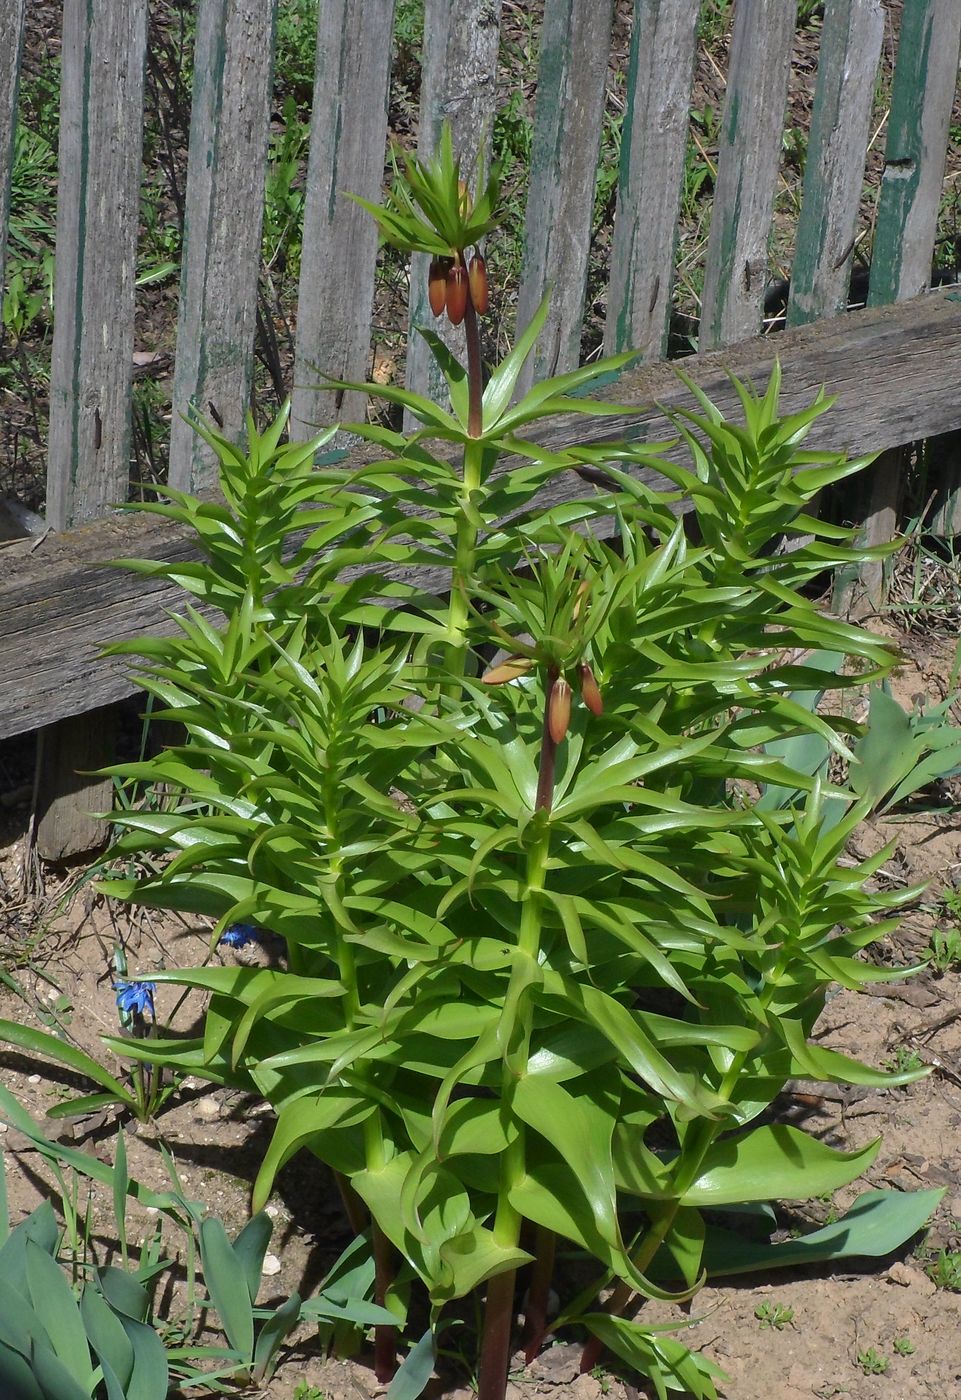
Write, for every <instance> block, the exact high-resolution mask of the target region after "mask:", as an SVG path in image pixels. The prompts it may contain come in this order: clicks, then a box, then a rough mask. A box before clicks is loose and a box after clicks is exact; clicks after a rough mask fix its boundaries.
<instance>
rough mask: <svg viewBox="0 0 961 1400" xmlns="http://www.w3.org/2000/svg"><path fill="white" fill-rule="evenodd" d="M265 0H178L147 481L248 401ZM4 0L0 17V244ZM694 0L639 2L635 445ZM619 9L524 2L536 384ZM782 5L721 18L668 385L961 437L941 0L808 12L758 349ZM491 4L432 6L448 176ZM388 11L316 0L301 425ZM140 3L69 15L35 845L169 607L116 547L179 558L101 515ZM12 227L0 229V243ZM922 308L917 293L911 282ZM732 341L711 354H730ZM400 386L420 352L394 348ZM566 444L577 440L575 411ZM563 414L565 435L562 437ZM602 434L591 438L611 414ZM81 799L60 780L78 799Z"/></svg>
mask: <svg viewBox="0 0 961 1400" xmlns="http://www.w3.org/2000/svg"><path fill="white" fill-rule="evenodd" d="M277 3H278V0H197V13H196V40H195V55H194V69H195V81H194V90H193V109H192V121H191V129H190V148H189V164H188V175H187V188H186V217H185V238H184V250H183V262H182V268H181V277H180V303H179V320H178V327H177V342H176V360H175V373H174V387H173V409H174V416H173V427H172V435H171V444H170V461H169V481H170V483H171V485H173V486H176V487H179V488H180V489H185V490H204V489H207V488H209V487H210V486H211V483H212V464H211V459H210V455H209V453H208V451H207V450H206V449H205V447H204V444H203V443H202V442H201V441H200V440H199V439H198V438H197V437H196V436H195V435H194V434H193V433H192V432H191V431H190V429H189V428H188V427H187V425H186V423H185V422H184V421H183V418H182V417H181V415H182V414H183V413H184V412H185V411H186V410H187V409H188V408H190V407H195V408H197V409H199V410H200V411H201V412H202V413H204V414H206V415H208V416H210V417H213V418H214V419H215V420H216V421H217V422H218V423H222V424H223V425H224V429H225V431H226V432H227V433H228V434H232V435H234V434H235V435H239V434H240V431H241V427H242V422H243V415H244V413H245V410H246V408H247V405H248V404H249V402H250V391H251V377H252V365H253V346H254V334H255V324H256V310H257V279H258V271H259V262H260V256H261V219H262V209H263V191H264V177H265V167H266V161H267V151H268V134H269V128H270V116H271V91H272V60H273V54H272V44H271V35H272V32H273V26H274V22H275V19H276V10H277ZM25 5H26V0H3V4H2V6H0V230H4V229H5V228H6V223H7V217H8V191H9V166H10V163H11V161H12V152H13V133H14V124H15V117H16V95H17V74H18V66H19V62H20V55H21V46H22V35H23V30H24V14H25ZM700 10H701V0H635V3H634V8H633V28H632V42H631V53H630V65H629V72H628V76H627V87H626V102H627V106H626V112H625V116H624V124H623V133H622V141H621V154H620V166H619V170H618V187H617V210H616V218H615V224H614V233H613V247H612V254H611V276H610V282H609V285H608V287H607V292H606V323H605V333H604V345H605V349H606V350H608V351H615V350H621V349H625V348H628V347H630V348H634V349H636V350H637V351H638V353H639V357H640V363H641V366H642V367H641V368H640V369H638V370H634V371H632V372H630V373H629V374H627V375H626V376H624V377H623V378H622V380H621V382H620V383H619V384H618V385H617V398H618V400H619V401H620V402H622V403H624V402H627V403H636V404H637V405H638V412H637V413H636V414H635V415H628V416H626V417H625V418H624V419H623V420H620V421H619V422H618V423H616V424H615V425H614V426H615V429H621V430H623V431H625V432H628V433H631V434H634V435H644V434H648V433H649V434H650V435H652V436H656V435H657V433H658V431H659V427H658V424H659V423H661V424H663V418H661V417H660V416H659V413H658V411H657V410H656V409H653V408H651V407H650V404H651V400H652V398H654V397H655V396H656V397H657V398H658V400H659V401H660V402H661V403H679V402H682V401H684V398H685V394H686V391H684V390H683V389H681V388H680V387H679V386H678V384H677V383H676V381H675V380H674V377H673V375H672V374H671V373H670V372H669V371H667V370H665V368H664V366H663V364H662V363H661V362H662V361H663V358H664V356H665V354H666V347H667V337H668V327H669V321H670V315H671V308H672V301H673V296H674V288H675V242H676V230H677V225H678V217H679V209H680V202H681V189H682V181H683V173H684V162H685V150H686V143H687V139H688V113H689V106H690V101H691V84H692V76H693V72H694V63H695V53H696V42H697V24H698V17H699V13H700ZM895 12H897V13H899V15H900V23H899V29H898V34H899V37H898V47H897V62H896V67H895V73H894V80H893V90H892V94H891V105H890V113H889V117H888V122H887V132H886V149H885V166H884V175H883V181H882V185H881V190H880V198H879V202H878V208H877V218H876V224H875V229H874V238H873V252H872V260H871V279H870V290H869V294H868V306H867V309H866V310H864V311H858V312H852V313H850V314H847V315H845V316H843V317H841V318H840V319H836V318H839V313H842V312H844V311H845V308H846V305H847V299H848V285H849V278H850V272H851V266H852V257H853V251H854V246H855V239H856V229H857V221H858V211H859V203H860V201H861V197H862V189H863V178H864V170H865V160H866V154H867V151H868V145H869V141H870V139H871V135H872V133H871V111H872V102H873V100H874V94H875V84H876V81H877V74H878V68H879V58H880V53H881V45H882V38H883V35H884V31H885V22H886V16H887V18H888V19H889V20H890V18H891V15H892V14H893V13H895ZM613 14H614V0H544V5H543V19H542V21H541V23H540V31H539V76H538V93H537V99H536V107H535V117H534V134H533V153H532V160H531V171H530V186H529V193H528V200H527V212H526V245H525V262H524V267H523V273H522V280H521V286H520V292H519V297H518V307H517V317H518V324H519V325H523V324H524V323H525V322H526V321H527V320H528V319H529V317H530V316H531V314H532V312H533V310H534V308H535V307H536V306H537V304H538V303H539V302H540V300H541V298H542V296H543V294H544V291H545V289H546V288H547V287H548V286H551V287H552V289H553V294H552V299H551V311H550V314H549V318H548V322H547V326H546V328H545V332H544V334H543V336H542V338H541V340H540V342H539V345H538V349H537V352H536V355H535V357H534V361H533V365H532V368H531V372H532V373H535V374H544V373H557V372H562V371H564V370H565V369H569V368H571V367H573V366H574V365H575V364H576V363H577V360H578V354H579V347H580V343H581V327H582V324H583V316H584V298H585V287H586V280H587V268H588V253H589V242H590V234H591V229H590V222H591V211H592V208H593V200H594V184H595V179H596V172H597V159H598V149H599V142H600V137H601V126H602V120H603V102H604V82H605V74H606V69H607V64H608V58H609V53H610V44H611V30H612V19H613ZM796 20H797V8H796V0H734V18H733V35H732V42H731V48H730V64H729V72H728V77H727V88H726V98H725V107H724V114H723V121H722V128H721V135H720V147H719V159H718V166H717V175H716V181H715V193H714V202H713V214H712V219H711V228H710V237H709V242H708V246H707V253H706V266H705V275H704V288H703V297H702V305H701V317H700V340H699V346H700V351H699V354H698V355H696V356H693V357H692V358H690V359H688V360H687V361H686V362H685V367H686V369H687V371H688V373H689V374H691V375H692V377H693V378H694V379H695V380H697V381H698V382H700V383H702V384H703V385H704V386H705V387H706V388H708V389H709V391H711V392H712V393H715V394H716V395H717V396H718V398H719V400H720V401H721V402H722V404H724V403H730V404H731V407H732V410H733V408H734V406H735V405H734V403H733V402H732V398H731V393H730V388H729V386H728V385H727V383H726V380H725V375H724V371H725V370H726V369H727V368H732V369H735V370H736V371H737V372H739V373H742V374H744V375H746V376H747V377H748V378H760V377H762V376H763V375H764V374H765V373H766V372H767V370H768V369H769V368H770V366H771V364H772V362H773V358H774V353H775V351H776V352H777V353H778V355H779V356H780V358H781V360H782V363H783V366H784V372H785V385H786V391H785V401H786V402H787V403H788V404H789V405H791V404H799V403H801V402H803V401H804V400H806V399H807V398H809V396H810V394H811V393H812V391H813V390H814V389H816V388H817V387H818V386H820V384H822V383H825V384H826V385H827V386H828V387H829V389H830V390H831V392H833V393H837V394H838V396H839V403H838V407H837V408H836V409H835V411H834V413H833V414H832V415H831V416H830V419H829V421H828V422H827V424H826V425H825V426H824V427H822V428H820V429H819V433H820V437H819V438H818V441H820V442H824V443H826V444H827V443H829V444H830V445H831V446H834V447H839V448H844V449H850V450H857V451H865V450H876V449H891V450H893V449H898V448H899V447H901V446H902V445H903V444H905V443H909V442H911V441H915V440H917V439H919V438H923V437H927V436H930V435H933V434H937V433H943V432H948V431H953V430H957V429H959V428H961V394H959V393H958V384H959V383H961V298H959V296H958V293H957V292H953V291H950V290H942V291H938V292H928V291H927V289H928V287H929V284H930V274H931V266H932V252H933V248H934V240H935V233H936V225H937V218H938V206H939V200H940V196H941V189H942V179H943V173H944V164H945V153H946V149H947V142H948V133H949V121H950V116H951V111H952V105H953V102H954V100H955V95H956V87H957V82H958V57H959V45H961V3H959V0H904V3H903V6H899V5H897V3H896V0H889V3H887V4H885V3H882V0H825V4H824V14H823V27H822V37H821V44H820V61H819V65H818V74H817V87H816V92H815V98H814V107H813V117H812V124H811V129H810V137H809V144H808V153H807V166H806V174H805V179H804V189H803V199H802V202H801V207H800V213H799V218H798V224H797V231H796V254H795V257H794V263H793V268H792V272H791V280H790V295H789V299H788V302H787V312H786V320H787V324H788V327H789V328H793V329H789V330H788V331H787V333H786V334H785V335H783V336H780V337H778V338H777V341H776V343H775V342H774V341H773V340H772V338H771V337H767V338H763V339H762V338H760V331H761V326H762V316H763V299H764V293H765V284H766V280H767V271H768V241H769V236H770V232H771V223H772V212H773V208H774V197H775V190H776V182H777V175H778V168H779V156H780V151H781V145H782V140H783V137H784V113H785V100H786V94H787V85H788V75H789V67H790V57H791V46H792V42H793V39H794V34H795V28H796ZM500 22H501V0H456V3H455V2H454V0H425V23H424V43H423V52H422V90H421V98H420V115H419V140H420V151H421V154H429V152H430V151H431V149H432V148H433V146H434V144H435V143H436V141H437V139H438V135H439V131H440V127H441V123H442V121H443V120H444V119H447V120H450V122H451V123H452V126H453V130H454V136H455V143H456V147H457V149H458V151H459V153H460V154H461V156H462V159H463V162H464V165H465V166H468V167H469V166H470V165H471V164H472V162H473V159H474V157H475V155H476V153H477V148H478V145H479V143H481V142H483V141H486V140H489V136H490V131H491V127H492V118H493V115H494V106H495V94H496V91H497V83H496V72H497V60H498V40H499V29H500ZM393 23H394V0H321V4H320V6H319V20H318V33H317V62H316V81H315V89H314V102H313V117H312V126H311V134H310V156H309V166H308V172H307V187H306V203H305V211H304V228H303V254H302V267H301V276H300V292H299V302H298V307H297V316H296V325H297V332H296V359H295V364H294V368H293V382H294V385H295V389H294V394H293V412H292V431H293V433H294V435H295V436H304V437H306V436H308V435H309V434H312V433H313V432H315V431H316V427H317V425H318V424H323V423H326V422H330V421H332V419H333V416H334V415H336V417H337V418H340V419H341V420H349V419H351V418H356V417H357V416H358V415H362V414H363V412H364V408H365V406H364V404H363V402H358V401H357V396H354V395H350V394H348V395H347V396H346V398H345V400H344V401H337V402H334V401H333V396H332V395H330V394H329V393H324V392H322V391H320V390H318V389H316V388H313V387H309V386H311V385H316V384H317V383H318V382H319V381H320V380H321V378H322V376H323V375H324V374H327V375H332V376H335V377H338V378H346V379H361V380H363V379H365V378H366V377H367V373H368V367H369V358H370V350H371V309H372V298H373V291H374V278H375V265H376V256H377V246H376V232H375V228H374V225H373V223H372V221H371V220H370V219H369V218H368V216H367V215H366V214H364V213H363V212H362V211H361V210H360V208H359V207H358V206H357V205H356V204H355V203H353V202H352V201H350V200H349V199H347V198H345V197H344V193H343V191H345V190H347V189H349V190H351V191H353V192H355V193H357V194H361V195H364V196H366V197H367V198H369V199H377V198H378V197H379V195H380V192H381V188H382V184H383V177H384V158H385V145H386V126H387V117H386V112H387V96H388V84H389V79H390V72H389V62H390V53H391V35H392V26H393ZM147 35H148V0H123V3H118V2H117V0H64V4H63V47H62V106H61V124H60V153H59V182H58V221H57V247H56V289H55V305H56V319H55V328H54V340H53V364H52V375H51V386H50V429H49V443H48V480H47V507H46V523H47V526H48V528H49V530H50V532H51V533H49V534H47V535H46V536H42V537H41V536H38V537H37V538H36V539H35V540H33V541H32V542H31V543H30V544H25V545H24V546H23V547H22V548H21V547H19V546H18V547H17V548H16V549H14V550H9V549H8V550H5V551H4V556H0V557H2V558H3V561H4V563H5V564H6V566H7V567H6V568H5V570H4V571H3V577H2V578H0V738H2V737H6V736H9V735H12V734H17V733H21V732H25V731H29V730H33V729H42V730H43V744H42V749H43V752H44V755H45V760H46V761H45V763H44V766H43V771H42V773H41V782H40V784H39V789H38V791H39V797H38V812H37V820H38V831H39V839H40V848H41V851H42V852H44V853H45V854H47V855H49V856H52V857H57V856H59V855H64V854H68V853H69V852H71V851H73V850H76V849H78V848H80V849H82V847H83V845H84V843H85V842H89V839H90V836H91V832H92V831H95V830H96V827H93V828H91V827H90V826H89V825H87V826H85V825H84V823H83V821H82V820H81V819H79V818H78V816H77V810H78V808H83V807H92V808H96V807H97V806H98V805H99V804H98V802H97V799H96V796H95V795H92V794H91V791H90V790H89V789H81V784H80V781H79V780H78V779H76V778H75V777H74V776H73V770H74V769H76V768H78V767H89V766H91V763H90V759H91V755H93V757H94V759H96V757H98V754H97V746H98V743H100V744H101V745H102V743H103V741H104V736H105V734H106V733H107V726H106V715H107V711H106V710H105V709H104V707H106V706H108V705H109V704H110V703H111V702H113V701H115V700H117V699H118V698H120V697H122V696H123V695H125V694H127V693H129V690H130V686H129V683H128V681H127V680H126V678H125V676H124V674H123V672H122V670H121V669H119V668H118V667H117V665H116V664H115V663H107V662H104V661H102V660H100V659H99V658H98V649H99V647H100V645H101V644H102V643H104V642H106V641H108V640H111V639H112V638H115V637H118V636H129V635H133V634H136V633H139V632H143V631H148V630H150V629H154V628H156V627H157V626H158V625H160V624H161V620H162V616H163V610H164V608H165V607H167V606H169V605H170V604H171V603H172V602H173V596H172V594H171V592H170V590H169V589H168V588H166V587H164V586H163V585H161V584H150V585H147V586H145V585H144V582H143V580H142V579H140V578H134V577H132V576H128V575H125V574H123V573H121V572H118V571H113V570H110V569H108V568H107V567H106V562H107V561H108V560H110V559H111V558H115V557H117V556H119V555H131V554H139V555H141V556H146V557H150V556H153V557H171V556H172V555H173V556H176V552H177V551H178V550H180V551H181V552H183V550H184V549H185V548H186V544H185V542H184V540H183V539H182V538H181V537H180V536H179V535H178V533H177V531H176V530H175V529H173V528H171V527H170V526H168V525H167V524H166V523H162V524H158V523H157V522H155V521H152V520H148V521H144V520H139V519H133V520H131V519H130V518H128V517H126V516H124V517H118V515H117V514H116V513H115V512H114V510H113V506H114V504H115V503H116V502H117V501H119V500H123V499H125V497H126V495H127V490H128V480H129V473H130V455H131V411H130V409H131V378H132V353H133V350H134V307H135V287H134V284H135V277H136V257H137V230H138V218H139V200H140V182H141V175H142V171H141V139H140V134H141V132H142V128H143V95H144V94H143V73H144V58H145V47H146V44H147ZM2 256H3V241H2V240H0V258H2ZM417 262H418V260H417V259H415V266H414V268H413V271H412V277H411V307H410V316H411V323H412V324H415V323H418V322H421V321H423V320H424V319H426V278H425V277H424V276H423V275H422V272H423V269H422V268H420V267H418V265H417ZM922 293H925V295H924V296H922V295H921V294H922ZM729 347H730V348H729ZM407 376H408V382H409V383H410V384H411V385H412V386H413V387H416V388H420V389H423V388H425V387H426V386H428V385H429V383H430V366H429V365H428V363H427V355H426V351H425V348H424V346H423V344H422V343H421V342H420V341H419V339H418V338H417V337H416V336H412V337H411V340H410V342H409V347H408V355H407ZM578 430H579V431H581V432H582V431H583V427H582V425H579V428H578ZM563 431H564V429H563V427H562V426H558V429H557V434H558V440H561V436H562V434H563ZM597 431H598V433H599V434H601V433H603V434H609V433H610V432H611V425H610V424H604V425H603V426H602V427H601V428H599V429H598V430H597ZM896 461H897V459H896V458H895V457H892V456H890V455H888V456H887V457H886V458H885V459H884V462H883V464H882V468H881V469H880V470H879V471H878V472H877V473H876V477H875V487H874V498H873V500H872V501H871V503H870V508H869V510H868V519H867V522H866V525H865V529H866V530H867V532H868V534H869V535H870V536H871V538H877V537H879V534H880V532H882V531H883V530H884V529H890V527H891V511H892V502H893V499H894V494H893V493H894V492H895V490H896V484H897V483H896V476H897V472H896ZM78 790H79V795H78Z"/></svg>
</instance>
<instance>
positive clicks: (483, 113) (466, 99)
mask: <svg viewBox="0 0 961 1400" xmlns="http://www.w3.org/2000/svg"><path fill="white" fill-rule="evenodd" d="M500 22H501V0H462V3H460V4H457V5H455V4H453V3H452V0H425V4H424V48H423V57H422V67H421V92H420V127H419V131H418V141H417V154H418V155H419V156H420V157H421V159H422V160H428V159H430V156H431V155H432V154H433V151H434V149H435V147H436V145H437V142H438V140H439V138H440V130H441V124H442V123H443V122H444V121H448V122H450V125H451V131H452V133H453V139H454V151H455V154H456V155H457V156H458V157H459V159H460V162H461V170H462V171H463V174H464V177H465V179H466V178H468V177H470V176H472V173H473V170H474V163H475V161H476V159H477V155H478V153H479V152H483V154H484V159H485V164H489V157H490V146H491V135H492V131H493V125H494V112H495V109H496V101H497V50H498V45H499V41H500ZM471 184H473V181H472V180H471ZM429 263H430V259H429V258H428V257H427V256H426V254H423V253H415V254H414V256H413V257H412V258H411V263H410V336H409V339H408V342H407V376H406V379H407V386H408V388H410V389H414V390H415V391H416V392H417V393H419V394H429V395H430V396H431V397H432V398H434V399H435V400H437V401H443V399H444V396H445V395H446V392H447V391H446V386H445V385H444V381H443V378H442V377H441V375H440V373H439V371H438V370H437V368H436V366H435V365H434V361H433V359H432V357H431V355H430V352H429V351H428V349H427V346H426V345H425V343H424V341H423V340H422V339H421V337H420V336H419V335H418V334H417V330H416V328H417V326H425V325H430V326H431V327H432V328H433V329H434V330H435V331H436V332H437V334H438V335H440V336H441V337H442V339H443V340H444V341H445V342H446V343H447V344H448V345H449V346H450V347H451V348H452V349H453V350H454V351H455V352H456V353H457V354H458V355H459V356H460V357H461V359H463V358H464V356H465V353H466V351H465V346H464V330H463V327H462V326H461V327H458V328H457V329H455V328H454V327H452V326H451V325H450V324H449V323H448V322H447V320H446V318H444V317H441V319H440V320H438V321H436V322H435V321H434V318H433V317H432V316H431V314H430V307H429V305H428V302H427V269H428V266H429ZM413 426H415V425H414V423H413V421H408V419H406V418H405V427H406V428H407V429H408V430H410V429H411V428H412V427H413Z"/></svg>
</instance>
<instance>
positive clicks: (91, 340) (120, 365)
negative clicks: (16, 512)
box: [47, 0, 147, 530]
mask: <svg viewBox="0 0 961 1400" xmlns="http://www.w3.org/2000/svg"><path fill="white" fill-rule="evenodd" d="M63 24H64V41H63V61H62V67H61V101H60V159H59V173H58V179H57V184H58V200H57V269H56V283H55V292H54V300H55V304H56V308H57V315H56V319H55V321H54V328H53V363H52V367H51V376H50V436H49V441H48V448H47V524H48V525H50V526H51V527H52V528H53V529H54V530H66V529H68V528H69V527H70V526H71V525H81V524H82V523H83V522H84V521H85V520H92V519H94V517H95V516H98V515H101V514H103V512H104V511H106V510H110V509H112V508H113V507H115V506H116V505H117V503H118V502H119V501H124V500H126V498H127V483H128V481H129V478H130V384H131V376H132V366H133V329H134V282H135V280H136V276H137V225H138V221H139V216H140V174H141V170H140V151H141V132H142V112H143V70H144V54H145V52H146V44H147V0H130V3H128V4H124V5H116V4H114V3H113V0H65V4H64V7H63Z"/></svg>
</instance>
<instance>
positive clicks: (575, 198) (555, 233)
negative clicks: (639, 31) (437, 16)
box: [517, 0, 688, 394]
mask: <svg viewBox="0 0 961 1400" xmlns="http://www.w3.org/2000/svg"><path fill="white" fill-rule="evenodd" d="M612 16H613V2H612V0H594V2H593V3H592V4H590V5H584V4H582V3H578V0H547V3H546V4H545V6H544V22H543V26H542V28H541V42H540V54H539V57H538V64H537V100H536V104H535V108H534V140H533V146H532V148H531V173H530V185H529V188H528V194H527V209H526V212H525V218H524V264H523V271H522V274H521V285H520V290H519V292H518V294H517V326H518V330H523V329H524V328H525V327H526V326H527V325H528V324H529V323H530V321H531V320H532V319H533V316H534V313H535V312H536V310H537V308H538V306H539V305H540V303H541V299H542V298H543V296H544V293H545V292H546V291H547V289H548V287H550V289H551V303H550V311H549V312H548V315H547V320H546V321H545V323H544V329H543V330H542V331H541V334H540V336H539V337H538V342H537V346H536V348H535V351H534V354H533V355H532V356H531V358H530V359H529V360H528V362H527V364H526V365H525V367H524V370H523V371H522V373H521V377H520V379H519V381H518V393H519V394H523V393H524V392H525V391H526V390H527V389H529V388H530V386H531V384H532V383H533V381H534V380H535V379H545V378H547V376H549V375H552V374H563V373H564V372H565V371H567V370H569V369H575V368H576V366H577V365H578V364H579V363H580V352H581V329H582V326H583V323H584V296H585V293H586V290H587V264H588V256H589V254H590V244H591V219H592V216H593V213H594V187H595V183H596V180H597V153H598V150H599V147H600V141H601V123H602V121H603V117H604V92H605V86H606V77H607V64H608V60H609V58H610V52H611V19H612ZM687 101H688V99H687V97H685V99H684V107H685V110H686V108H687Z"/></svg>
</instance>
